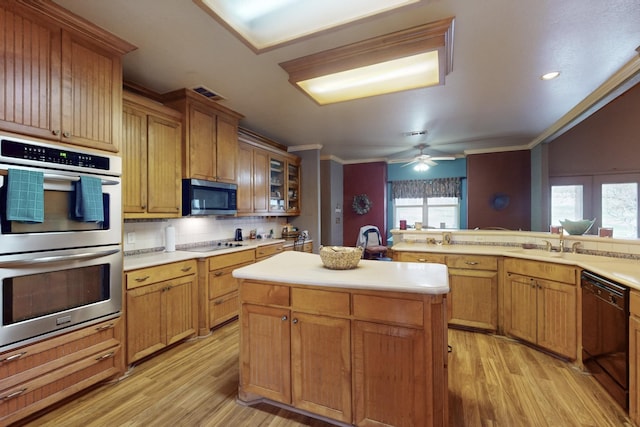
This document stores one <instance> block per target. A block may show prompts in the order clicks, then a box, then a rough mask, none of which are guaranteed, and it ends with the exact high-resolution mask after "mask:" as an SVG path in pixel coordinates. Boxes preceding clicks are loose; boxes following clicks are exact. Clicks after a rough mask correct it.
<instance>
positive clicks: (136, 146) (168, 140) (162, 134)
mask: <svg viewBox="0 0 640 427" xmlns="http://www.w3.org/2000/svg"><path fill="white" fill-rule="evenodd" d="M122 117H123V133H122V205H123V210H124V216H125V218H150V217H154V218H165V217H177V216H180V214H181V211H180V207H181V206H180V205H181V201H182V196H181V194H182V191H181V185H180V177H181V148H180V147H181V139H182V124H181V121H182V115H181V114H180V113H179V112H178V111H175V110H173V109H171V108H168V107H165V106H162V105H160V104H158V103H156V102H154V101H151V100H148V99H146V98H144V97H142V96H138V95H135V94H131V93H128V92H125V93H124V110H123V116H122Z"/></svg>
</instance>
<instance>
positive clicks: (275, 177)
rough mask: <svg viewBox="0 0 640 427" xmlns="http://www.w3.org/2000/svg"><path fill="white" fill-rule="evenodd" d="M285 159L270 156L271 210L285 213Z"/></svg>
mask: <svg viewBox="0 0 640 427" xmlns="http://www.w3.org/2000/svg"><path fill="white" fill-rule="evenodd" d="M284 199H285V161H284V159H282V158H278V157H273V156H269V212H272V213H280V214H284V213H285V207H284Z"/></svg>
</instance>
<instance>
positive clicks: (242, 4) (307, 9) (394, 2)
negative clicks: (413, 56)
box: [193, 0, 426, 53]
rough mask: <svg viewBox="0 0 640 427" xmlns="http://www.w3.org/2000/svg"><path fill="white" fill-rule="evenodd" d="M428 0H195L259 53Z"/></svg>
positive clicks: (194, 0)
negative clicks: (346, 0)
mask: <svg viewBox="0 0 640 427" xmlns="http://www.w3.org/2000/svg"><path fill="white" fill-rule="evenodd" d="M423 1H426V0H349V1H348V2H345V1H344V0H322V1H307V0H193V2H194V3H195V4H197V5H198V6H200V7H201V8H202V9H203V10H204V11H205V12H207V13H208V14H209V15H211V16H212V17H213V18H214V19H215V20H216V21H218V22H220V23H221V24H222V25H223V26H225V27H226V28H227V29H228V30H229V31H231V33H233V34H234V35H235V36H237V37H238V38H239V39H240V40H241V41H242V42H243V43H245V44H246V45H247V46H248V47H249V48H250V49H252V50H253V51H254V52H256V53H260V52H264V51H266V50H269V49H273V48H274V47H277V46H282V45H283V44H286V43H291V42H293V41H295V40H298V39H300V38H303V37H309V36H311V35H313V34H316V33H319V32H322V31H327V30H329V29H333V28H336V27H339V26H343V25H347V24H349V23H352V22H355V21H358V20H361V19H364V18H368V17H371V16H374V15H379V14H381V13H387V12H390V11H392V10H394V9H397V8H400V7H403V6H408V5H411V4H417V3H421V2H423Z"/></svg>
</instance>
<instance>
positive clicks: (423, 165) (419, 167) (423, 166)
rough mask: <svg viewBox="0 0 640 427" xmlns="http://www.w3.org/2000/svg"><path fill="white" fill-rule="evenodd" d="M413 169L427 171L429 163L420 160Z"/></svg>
mask: <svg viewBox="0 0 640 427" xmlns="http://www.w3.org/2000/svg"><path fill="white" fill-rule="evenodd" d="M413 170H414V171H416V172H425V171H428V170H429V165H428V164H426V163H422V162H418V163H416V165H415V166H414V167H413Z"/></svg>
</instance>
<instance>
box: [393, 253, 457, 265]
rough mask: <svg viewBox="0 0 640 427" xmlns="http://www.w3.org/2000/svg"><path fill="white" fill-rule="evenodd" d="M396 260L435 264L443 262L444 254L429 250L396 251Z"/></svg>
mask: <svg viewBox="0 0 640 427" xmlns="http://www.w3.org/2000/svg"><path fill="white" fill-rule="evenodd" d="M396 254H397V258H396V260H397V261H402V262H432V263H436V264H444V259H445V257H444V255H442V254H433V253H429V252H396Z"/></svg>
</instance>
